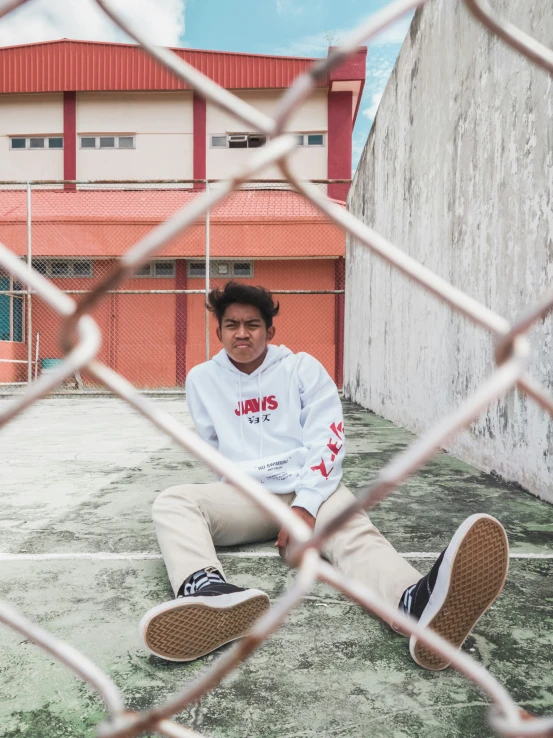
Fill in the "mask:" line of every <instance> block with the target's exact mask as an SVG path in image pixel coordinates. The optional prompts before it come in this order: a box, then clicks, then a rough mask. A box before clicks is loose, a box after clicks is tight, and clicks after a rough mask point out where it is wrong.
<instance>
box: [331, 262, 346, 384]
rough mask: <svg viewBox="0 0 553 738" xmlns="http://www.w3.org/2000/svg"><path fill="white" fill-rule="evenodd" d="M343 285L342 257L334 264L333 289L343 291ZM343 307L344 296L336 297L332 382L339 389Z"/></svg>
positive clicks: (343, 267)
mask: <svg viewBox="0 0 553 738" xmlns="http://www.w3.org/2000/svg"><path fill="white" fill-rule="evenodd" d="M345 285H346V264H345V259H344V257H343V256H340V257H339V258H338V259H336V261H335V262H334V289H335V290H344V289H345ZM344 306H345V295H336V296H335V306H334V343H335V345H336V350H335V354H334V356H335V362H336V363H335V367H334V381H335V382H336V386H337V387H338V388H339V389H341V388H342V384H343V382H344Z"/></svg>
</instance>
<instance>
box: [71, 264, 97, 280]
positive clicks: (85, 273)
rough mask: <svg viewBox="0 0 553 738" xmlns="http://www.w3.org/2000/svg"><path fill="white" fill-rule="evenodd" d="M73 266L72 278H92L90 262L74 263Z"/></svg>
mask: <svg viewBox="0 0 553 738" xmlns="http://www.w3.org/2000/svg"><path fill="white" fill-rule="evenodd" d="M72 264H73V276H74V277H92V276H93V271H92V262H91V261H74V262H72Z"/></svg>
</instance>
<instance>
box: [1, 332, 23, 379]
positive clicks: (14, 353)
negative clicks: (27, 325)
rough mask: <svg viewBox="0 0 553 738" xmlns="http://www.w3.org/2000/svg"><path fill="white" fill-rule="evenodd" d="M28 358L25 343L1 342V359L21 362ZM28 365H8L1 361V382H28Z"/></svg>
mask: <svg viewBox="0 0 553 738" xmlns="http://www.w3.org/2000/svg"><path fill="white" fill-rule="evenodd" d="M26 358H27V345H26V344H25V343H12V342H11V341H0V359H11V360H12V361H13V360H21V359H26ZM26 381H27V364H8V363H5V362H3V361H0V382H26Z"/></svg>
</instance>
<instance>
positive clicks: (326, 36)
mask: <svg viewBox="0 0 553 738" xmlns="http://www.w3.org/2000/svg"><path fill="white" fill-rule="evenodd" d="M347 32H348V31H347V30H343V29H340V28H335V29H333V30H331V31H321V32H320V33H315V34H313V35H310V36H300V38H297V39H294V40H293V41H290V42H289V43H288V44H286V45H285V46H281V47H279V48H278V49H276V50H274V51H271V52H268V53H271V54H285V55H286V56H326V53H327V51H328V47H329V46H336V44H339V43H340V41H341V40H342V38H343V37H344V36H345V35H346V33H347Z"/></svg>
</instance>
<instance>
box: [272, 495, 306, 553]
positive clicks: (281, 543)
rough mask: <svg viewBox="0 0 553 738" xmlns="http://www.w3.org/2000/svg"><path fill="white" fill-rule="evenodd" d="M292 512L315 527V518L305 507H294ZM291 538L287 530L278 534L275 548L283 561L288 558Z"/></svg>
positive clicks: (283, 529)
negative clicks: (287, 548)
mask: <svg viewBox="0 0 553 738" xmlns="http://www.w3.org/2000/svg"><path fill="white" fill-rule="evenodd" d="M292 510H293V511H294V512H295V513H296V515H299V517H300V518H301V519H302V520H303V521H304V523H307V525H308V526H309V527H310V528H314V527H315V518H314V517H313V515H311V513H310V512H307V510H306V509H305V508H304V507H293V508H292ZM289 537H290V536H289V534H288V531H287V530H286V528H281V529H280V532H279V534H278V538H277V539H276V543H275V547H276V546H278V552H279V554H280V556H281V558H283V559H285V558H286V547H287V546H288V539H289Z"/></svg>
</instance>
